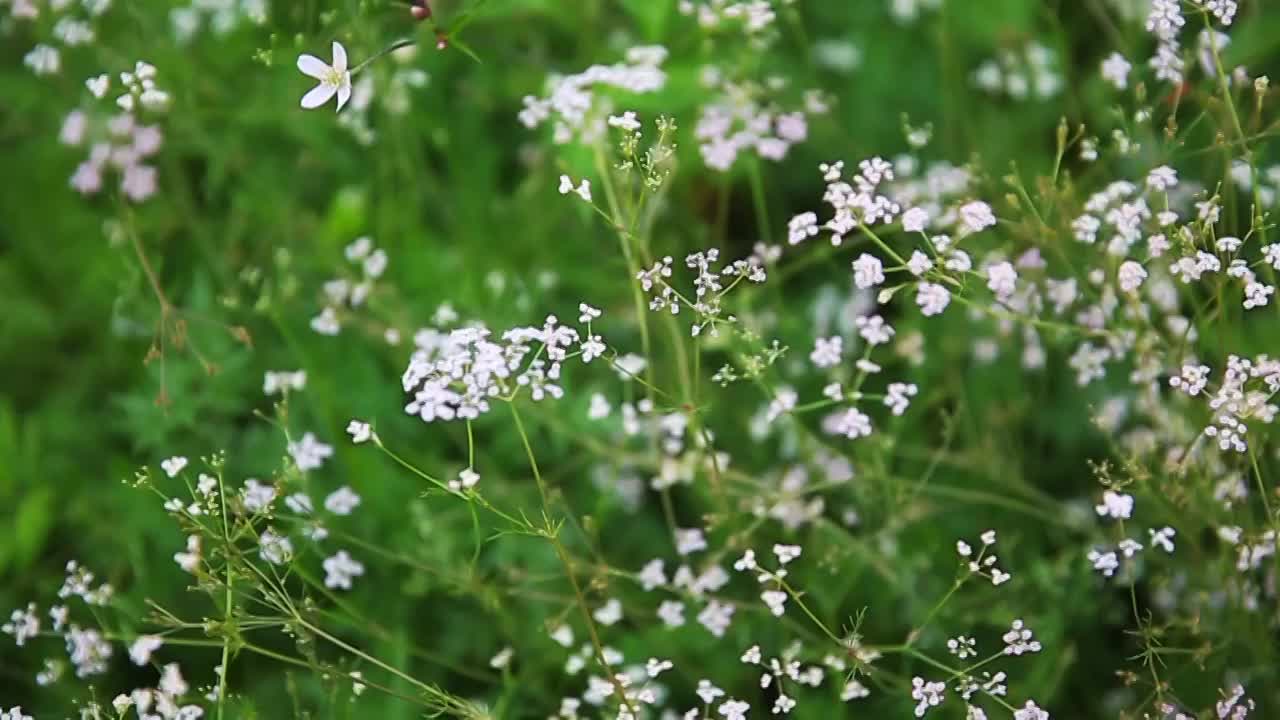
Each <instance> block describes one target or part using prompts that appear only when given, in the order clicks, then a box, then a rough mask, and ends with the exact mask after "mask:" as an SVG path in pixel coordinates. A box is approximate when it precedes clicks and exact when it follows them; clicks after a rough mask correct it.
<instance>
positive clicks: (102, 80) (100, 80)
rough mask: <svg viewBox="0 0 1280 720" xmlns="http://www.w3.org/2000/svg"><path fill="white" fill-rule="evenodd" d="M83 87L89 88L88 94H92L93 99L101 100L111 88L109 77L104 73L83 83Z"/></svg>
mask: <svg viewBox="0 0 1280 720" xmlns="http://www.w3.org/2000/svg"><path fill="white" fill-rule="evenodd" d="M84 86H85V87H87V88H89V92H90V93H92V94H93V96H94V97H96V98H98V99H99V100H101V99H102V98H104V97H106V95H107V90H109V89H110V88H111V76H110V75H108V74H106V73H102V74H101V75H99V76H97V77H91V78H89V79H88V80H85V81H84Z"/></svg>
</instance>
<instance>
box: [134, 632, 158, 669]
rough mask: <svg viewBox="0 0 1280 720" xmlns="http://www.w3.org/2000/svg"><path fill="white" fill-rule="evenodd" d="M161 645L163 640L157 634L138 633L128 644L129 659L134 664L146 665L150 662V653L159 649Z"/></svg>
mask: <svg viewBox="0 0 1280 720" xmlns="http://www.w3.org/2000/svg"><path fill="white" fill-rule="evenodd" d="M162 645H164V640H162V639H161V638H160V637H159V636H157V635H139V636H138V639H137V640H134V641H133V644H132V645H130V646H129V659H130V660H132V661H133V664H134V665H139V666H141V665H146V664H147V663H149V662H151V653H153V652H155V651H156V650H159V649H160V646H162Z"/></svg>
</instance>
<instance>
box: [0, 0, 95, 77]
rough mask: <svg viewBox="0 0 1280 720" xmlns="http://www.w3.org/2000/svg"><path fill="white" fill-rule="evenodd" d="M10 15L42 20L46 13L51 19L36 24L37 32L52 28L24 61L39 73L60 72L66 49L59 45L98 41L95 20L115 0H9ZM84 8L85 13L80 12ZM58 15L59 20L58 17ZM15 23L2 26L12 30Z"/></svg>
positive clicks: (23, 18)
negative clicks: (46, 0)
mask: <svg viewBox="0 0 1280 720" xmlns="http://www.w3.org/2000/svg"><path fill="white" fill-rule="evenodd" d="M8 5H9V15H10V17H12V18H14V19H15V20H38V19H39V18H40V17H41V15H42V14H43V13H45V12H47V13H48V17H49V20H48V21H44V22H37V23H33V24H32V25H33V28H34V29H35V30H36V31H37V32H44V31H46V30H47V31H48V32H49V33H50V36H49V37H43V38H42V42H39V43H37V44H36V46H35V47H33V48H32V49H31V50H30V51H28V52H27V53H26V54H25V55H23V58H22V63H23V64H24V65H26V66H27V67H28V68H29V69H30V70H31V72H33V73H35V74H36V75H41V76H43V75H57V74H58V73H60V72H62V51H61V50H60V49H59V47H60V46H61V47H66V48H73V47H79V46H82V45H87V44H89V43H91V42H93V41H94V39H95V38H96V36H97V33H96V32H95V31H94V28H93V21H94V20H95V19H96V18H97V17H98V16H100V15H102V14H103V13H105V12H106V11H107V10H108V9H109V8H110V7H111V0H80V1H79V2H77V1H76V0H51V1H50V2H40V1H39V0H8ZM80 10H83V14H81V13H79V12H77V11H80ZM54 18H56V19H54ZM8 27H12V24H9V25H6V26H5V27H0V30H5V29H8Z"/></svg>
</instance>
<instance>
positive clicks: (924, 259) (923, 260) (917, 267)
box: [907, 250, 933, 277]
mask: <svg viewBox="0 0 1280 720" xmlns="http://www.w3.org/2000/svg"><path fill="white" fill-rule="evenodd" d="M932 269H933V261H932V260H930V259H929V256H928V255H925V254H924V253H922V252H920V251H919V250H913V251H912V252H911V259H910V260H908V261H907V270H908V271H910V272H911V274H912V275H915V276H916V277H920V276H921V275H924V274H925V273H927V272H929V271H930V270H932Z"/></svg>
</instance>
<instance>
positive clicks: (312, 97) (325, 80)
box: [298, 42, 351, 110]
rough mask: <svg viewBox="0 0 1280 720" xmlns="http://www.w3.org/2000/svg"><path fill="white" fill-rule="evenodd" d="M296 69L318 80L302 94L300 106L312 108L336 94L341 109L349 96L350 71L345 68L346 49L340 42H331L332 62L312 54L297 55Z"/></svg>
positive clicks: (322, 103)
mask: <svg viewBox="0 0 1280 720" xmlns="http://www.w3.org/2000/svg"><path fill="white" fill-rule="evenodd" d="M298 69H299V70H301V71H302V73H303V74H304V75H307V76H309V77H313V78H315V79H316V80H319V81H320V84H319V85H316V86H315V87H314V88H311V90H310V92H308V93H307V94H306V95H303V96H302V107H304V108H306V109H308V110H313V109H315V108H318V107H320V106H321V105H324V104H325V103H327V102H329V98H331V97H333V96H334V95H335V94H336V95H337V96H338V109H339V110H341V109H342V106H343V105H346V104H347V100H349V99H350V98H351V71H349V70H348V69H347V50H346V48H344V47H342V44H341V43H338V42H335V43H334V44H333V64H332V65H328V64H326V63H325V62H324V61H323V60H321V59H320V58H318V57H316V56H314V55H299V56H298Z"/></svg>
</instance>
